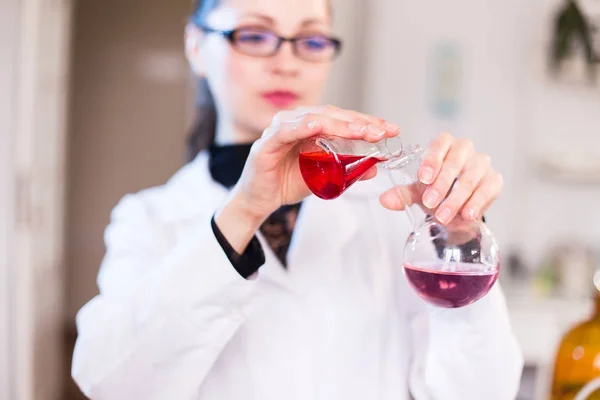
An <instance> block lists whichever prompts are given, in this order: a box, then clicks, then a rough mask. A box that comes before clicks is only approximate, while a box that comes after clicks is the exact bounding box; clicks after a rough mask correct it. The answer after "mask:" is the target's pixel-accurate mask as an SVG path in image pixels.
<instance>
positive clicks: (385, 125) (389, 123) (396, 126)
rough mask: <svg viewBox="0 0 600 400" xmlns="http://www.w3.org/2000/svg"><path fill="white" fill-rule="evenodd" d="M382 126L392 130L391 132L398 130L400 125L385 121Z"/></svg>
mask: <svg viewBox="0 0 600 400" xmlns="http://www.w3.org/2000/svg"><path fill="white" fill-rule="evenodd" d="M383 127H384V128H385V129H387V130H388V131H392V132H398V131H399V130H400V127H399V126H398V125H396V124H394V123H392V122H387V121H386V122H385V123H384V124H383Z"/></svg>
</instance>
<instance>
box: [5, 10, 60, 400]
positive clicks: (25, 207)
mask: <svg viewBox="0 0 600 400" xmlns="http://www.w3.org/2000/svg"><path fill="white" fill-rule="evenodd" d="M70 14H71V6H70V1H58V0H3V1H2V2H0V51H2V57H0V398H1V399H11V400H13V399H14V400H29V399H34V398H35V399H55V398H60V395H61V393H60V390H61V384H62V377H61V374H62V364H61V344H62V326H63V318H62V313H63V310H62V307H63V300H62V293H63V289H62V280H63V274H62V268H63V265H62V255H61V249H62V243H61V242H62V237H63V233H62V225H63V222H62V221H63V219H64V218H63V197H64V196H63V187H64V181H65V179H64V170H63V169H64V163H65V157H64V154H65V149H64V147H65V144H64V143H65V140H64V134H65V131H66V126H65V121H66V99H67V84H66V83H67V81H66V77H67V66H68V43H69V37H68V36H69V31H70V23H69V18H70ZM9 385H10V387H9Z"/></svg>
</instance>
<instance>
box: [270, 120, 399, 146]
mask: <svg viewBox="0 0 600 400" xmlns="http://www.w3.org/2000/svg"><path fill="white" fill-rule="evenodd" d="M386 132H387V131H386V130H385V129H383V128H380V127H378V126H376V125H373V124H370V123H369V122H368V121H365V120H358V121H352V122H348V121H344V120H341V119H337V118H332V117H330V116H327V115H325V114H313V113H309V114H306V115H304V116H303V117H301V118H300V119H297V120H294V121H289V122H281V123H279V124H275V125H271V126H270V127H269V128H267V129H266V130H265V132H264V133H263V136H262V138H261V141H262V142H263V143H264V146H265V149H266V151H268V152H276V151H279V150H280V149H281V148H282V147H288V146H289V145H291V144H294V143H296V142H298V141H300V140H303V139H307V138H309V137H311V136H314V135H317V134H324V135H330V136H338V137H343V138H347V139H364V140H368V141H371V142H375V141H377V140H381V139H382V138H383V137H385V136H386Z"/></svg>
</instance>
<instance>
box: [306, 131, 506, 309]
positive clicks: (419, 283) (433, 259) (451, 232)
mask: <svg viewBox="0 0 600 400" xmlns="http://www.w3.org/2000/svg"><path fill="white" fill-rule="evenodd" d="M422 154H423V150H422V149H421V148H420V147H419V146H404V147H403V146H402V143H401V140H400V139H399V138H398V137H396V138H393V139H387V140H383V141H381V142H378V143H368V142H364V141H360V140H349V139H343V138H333V139H332V138H323V137H317V138H313V139H311V140H309V141H307V142H305V143H303V144H302V145H301V147H300V169H301V171H302V176H303V178H304V180H305V182H306V184H307V186H308V187H309V188H310V190H311V191H313V193H315V194H316V195H317V196H319V197H321V198H324V199H333V198H335V197H338V196H339V195H340V194H341V193H343V191H344V190H346V189H347V188H348V187H349V186H350V185H351V184H352V183H354V182H356V180H358V179H359V178H360V177H362V176H363V175H364V174H365V173H366V172H367V171H368V170H369V168H371V167H372V166H374V165H376V164H377V163H382V166H383V168H384V169H385V170H386V171H387V172H388V175H389V177H390V179H391V181H392V184H393V185H394V188H395V191H396V193H397V195H398V196H399V197H400V199H401V200H402V202H403V203H404V204H405V205H406V207H405V213H406V215H407V217H408V218H409V220H410V222H411V224H412V227H413V232H412V233H411V234H410V235H409V237H408V239H407V240H406V243H405V246H404V254H403V259H402V260H401V261H400V262H401V264H402V266H403V269H404V273H405V276H406V278H407V280H408V282H409V283H410V285H411V287H412V288H413V289H414V290H415V291H416V292H417V293H418V295H419V296H420V297H421V298H422V299H424V300H425V301H427V302H429V303H431V304H433V305H436V306H439V307H449V308H454V307H463V306H466V305H468V304H471V303H473V302H475V301H477V300H479V299H480V298H481V297H483V296H485V295H486V294H487V293H488V292H489V290H490V289H491V288H492V286H493V285H494V283H495V282H496V280H497V277H498V272H499V268H500V254H499V249H498V245H497V244H496V241H495V239H494V236H493V234H492V232H491V231H490V230H489V229H488V228H487V226H486V225H485V224H484V223H483V222H481V221H478V220H465V219H462V218H461V217H460V216H458V217H456V218H454V220H452V221H451V222H450V223H449V224H447V225H442V224H440V223H439V222H437V221H436V220H435V219H434V218H433V217H432V215H433V214H434V213H435V210H430V209H428V208H427V207H425V206H424V205H423V202H422V198H423V193H424V191H425V189H426V188H427V186H426V185H424V184H423V183H421V182H420V181H419V180H418V178H417V172H418V169H419V166H420V164H421V161H422Z"/></svg>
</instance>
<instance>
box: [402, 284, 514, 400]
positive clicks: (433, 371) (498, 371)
mask: <svg viewBox="0 0 600 400" xmlns="http://www.w3.org/2000/svg"><path fill="white" fill-rule="evenodd" d="M411 328H412V348H413V357H412V362H411V372H410V382H409V384H410V388H411V393H412V395H413V397H414V398H415V400H482V399H485V400H513V399H515V397H516V395H517V392H518V388H519V383H520V377H521V372H522V368H523V357H522V353H521V351H520V348H519V346H518V344H517V341H516V338H515V336H514V335H513V333H512V331H511V327H510V322H509V317H508V311H507V308H506V304H505V299H504V296H503V294H502V290H501V289H500V286H499V284H496V285H495V286H494V288H492V290H491V291H490V293H488V295H487V296H485V297H484V298H482V299H481V300H479V301H478V302H476V303H474V304H471V305H469V306H467V307H463V308H458V309H444V308H437V307H433V306H430V305H425V303H424V302H422V301H421V300H420V299H418V298H413V314H412V318H411Z"/></svg>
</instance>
